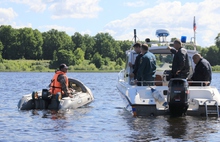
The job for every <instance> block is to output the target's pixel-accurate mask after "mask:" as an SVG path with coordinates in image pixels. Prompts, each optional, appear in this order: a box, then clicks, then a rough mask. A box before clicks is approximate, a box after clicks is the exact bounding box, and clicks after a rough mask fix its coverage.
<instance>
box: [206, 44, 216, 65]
mask: <svg viewBox="0 0 220 142" xmlns="http://www.w3.org/2000/svg"><path fill="white" fill-rule="evenodd" d="M206 59H207V60H208V61H209V62H210V64H211V65H212V66H215V65H218V63H219V48H218V47H217V46H211V47H209V49H208V52H207V54H206Z"/></svg>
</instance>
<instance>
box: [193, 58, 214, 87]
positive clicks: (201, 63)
mask: <svg viewBox="0 0 220 142" xmlns="http://www.w3.org/2000/svg"><path fill="white" fill-rule="evenodd" d="M193 62H194V63H195V64H196V66H195V69H194V73H193V75H192V77H191V79H190V80H192V81H207V82H206V83H203V84H201V83H191V84H190V85H191V86H201V85H203V86H208V85H209V84H210V83H211V80H212V67H211V65H210V63H209V62H208V61H207V60H206V59H204V58H202V56H201V55H200V54H195V55H193Z"/></svg>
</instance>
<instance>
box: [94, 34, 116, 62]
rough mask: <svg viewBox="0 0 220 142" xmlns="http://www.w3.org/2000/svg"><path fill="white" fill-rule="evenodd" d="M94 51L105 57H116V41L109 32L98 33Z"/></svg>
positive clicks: (112, 58)
mask: <svg viewBox="0 0 220 142" xmlns="http://www.w3.org/2000/svg"><path fill="white" fill-rule="evenodd" d="M94 39H95V42H96V43H95V45H94V51H95V52H98V53H99V54H100V55H102V57H103V58H105V57H109V58H110V59H111V60H112V61H114V60H115V59H116V51H115V45H116V41H115V40H114V39H113V37H112V36H111V35H110V34H109V33H98V34H97V35H96V36H95V37H94Z"/></svg>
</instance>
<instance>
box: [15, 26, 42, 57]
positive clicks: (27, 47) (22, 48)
mask: <svg viewBox="0 0 220 142" xmlns="http://www.w3.org/2000/svg"><path fill="white" fill-rule="evenodd" d="M18 40H19V42H20V44H19V56H20V58H23V57H24V58H25V59H34V60H36V59H41V57H42V45H43V38H42V35H41V33H40V32H39V31H38V30H32V29H31V28H21V29H19V37H18Z"/></svg>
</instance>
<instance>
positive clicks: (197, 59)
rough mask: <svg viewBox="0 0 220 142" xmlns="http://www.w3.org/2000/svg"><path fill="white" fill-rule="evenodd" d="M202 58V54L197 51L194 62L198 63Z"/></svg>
mask: <svg viewBox="0 0 220 142" xmlns="http://www.w3.org/2000/svg"><path fill="white" fill-rule="evenodd" d="M201 58H202V56H201V55H200V54H198V53H196V54H194V55H193V62H194V63H195V64H197V63H198V62H199V61H200V59H201Z"/></svg>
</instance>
